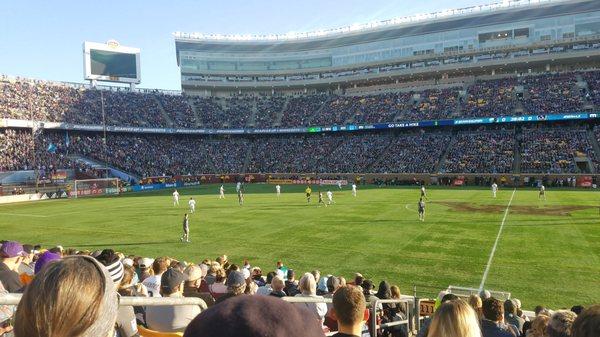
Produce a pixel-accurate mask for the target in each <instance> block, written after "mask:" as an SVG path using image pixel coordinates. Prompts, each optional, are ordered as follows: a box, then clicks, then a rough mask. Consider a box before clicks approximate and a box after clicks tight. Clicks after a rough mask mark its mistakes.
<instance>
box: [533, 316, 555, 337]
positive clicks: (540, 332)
mask: <svg viewBox="0 0 600 337" xmlns="http://www.w3.org/2000/svg"><path fill="white" fill-rule="evenodd" d="M548 322H550V317H549V316H546V315H538V316H536V317H535V318H534V319H533V321H532V322H531V328H529V332H528V334H527V335H528V336H529V335H531V336H532V337H544V336H548V334H547V333H546V329H547V328H548Z"/></svg>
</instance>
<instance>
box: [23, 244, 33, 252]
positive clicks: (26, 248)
mask: <svg viewBox="0 0 600 337" xmlns="http://www.w3.org/2000/svg"><path fill="white" fill-rule="evenodd" d="M23 250H24V251H25V253H27V254H31V253H33V245H23Z"/></svg>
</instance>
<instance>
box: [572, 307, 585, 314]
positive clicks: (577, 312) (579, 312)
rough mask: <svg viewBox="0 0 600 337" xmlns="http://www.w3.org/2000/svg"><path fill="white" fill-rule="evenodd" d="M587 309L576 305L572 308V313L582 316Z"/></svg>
mask: <svg viewBox="0 0 600 337" xmlns="http://www.w3.org/2000/svg"><path fill="white" fill-rule="evenodd" d="M584 309H585V308H584V307H583V305H574V306H572V307H571V311H572V312H574V313H575V314H576V315H577V316H579V315H581V313H582V312H583V310H584Z"/></svg>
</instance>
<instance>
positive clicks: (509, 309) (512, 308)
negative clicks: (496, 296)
mask: <svg viewBox="0 0 600 337" xmlns="http://www.w3.org/2000/svg"><path fill="white" fill-rule="evenodd" d="M504 314H505V315H508V314H513V315H516V314H517V306H516V305H515V302H513V301H512V300H506V301H504Z"/></svg>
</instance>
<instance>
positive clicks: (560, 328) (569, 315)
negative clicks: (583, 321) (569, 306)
mask: <svg viewBox="0 0 600 337" xmlns="http://www.w3.org/2000/svg"><path fill="white" fill-rule="evenodd" d="M575 318H577V315H576V314H575V313H574V312H572V311H568V310H559V311H557V312H555V313H554V315H552V317H550V321H549V322H548V327H547V328H546V332H547V333H548V337H570V336H571V330H572V328H573V322H574V321H575Z"/></svg>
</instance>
